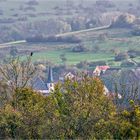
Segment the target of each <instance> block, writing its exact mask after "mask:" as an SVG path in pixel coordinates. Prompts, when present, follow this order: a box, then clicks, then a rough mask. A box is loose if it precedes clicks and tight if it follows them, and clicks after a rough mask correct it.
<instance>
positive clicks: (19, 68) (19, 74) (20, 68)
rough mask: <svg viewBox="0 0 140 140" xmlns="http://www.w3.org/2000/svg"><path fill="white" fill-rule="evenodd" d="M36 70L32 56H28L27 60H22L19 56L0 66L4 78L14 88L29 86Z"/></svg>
mask: <svg viewBox="0 0 140 140" xmlns="http://www.w3.org/2000/svg"><path fill="white" fill-rule="evenodd" d="M35 71H36V69H35V67H34V66H33V64H32V62H31V56H29V57H27V60H25V61H21V60H20V58H19V57H18V58H12V59H11V60H10V61H9V63H8V64H3V65H1V67H0V73H1V74H2V79H3V80H4V81H5V83H6V84H8V86H9V88H10V87H11V89H12V90H15V89H16V88H24V87H26V86H29V85H30V82H31V81H30V80H31V79H32V78H33V76H34V74H35Z"/></svg>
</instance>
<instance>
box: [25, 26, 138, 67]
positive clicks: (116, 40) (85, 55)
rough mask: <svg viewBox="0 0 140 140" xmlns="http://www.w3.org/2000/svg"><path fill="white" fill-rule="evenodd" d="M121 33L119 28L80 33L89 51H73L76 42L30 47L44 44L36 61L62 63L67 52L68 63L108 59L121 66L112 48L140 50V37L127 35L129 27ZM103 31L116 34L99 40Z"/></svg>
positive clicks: (35, 56)
mask: <svg viewBox="0 0 140 140" xmlns="http://www.w3.org/2000/svg"><path fill="white" fill-rule="evenodd" d="M121 31H122V32H121V33H120V32H118V29H107V30H103V31H94V32H90V33H88V34H86V36H85V35H84V34H80V35H78V37H81V39H82V40H83V41H82V44H83V45H84V46H85V47H86V48H87V49H88V51H87V52H81V53H75V52H72V51H71V50H72V48H73V47H75V46H76V44H63V43H62V44H57V43H55V44H54V43H50V44H32V45H31V44H29V45H27V46H30V48H32V47H35V48H40V47H42V46H44V48H46V50H43V51H41V50H40V51H38V52H36V53H34V56H33V60H34V61H43V60H45V61H46V60H48V61H51V62H53V63H54V64H61V63H62V60H61V59H60V55H61V54H65V57H66V58H67V61H66V63H67V64H69V65H71V64H77V63H79V62H81V61H87V62H96V61H106V63H107V64H109V65H110V66H114V67H115V66H120V62H115V61H114V57H115V53H114V52H112V50H117V51H119V52H127V51H128V50H130V49H133V50H138V51H140V47H139V46H140V37H134V36H130V35H129V36H128V37H126V34H127V33H126V31H127V32H128V33H129V32H130V31H128V30H127V29H123V30H122V29H121ZM103 33H107V34H109V33H113V34H114V35H113V36H112V35H110V36H112V37H107V38H106V39H105V40H103V41H100V40H98V36H99V35H100V34H103ZM95 46H98V47H99V50H98V51H97V52H95V51H94V47H95ZM134 60H135V61H137V62H140V57H139V56H137V57H136V58H135V59H134Z"/></svg>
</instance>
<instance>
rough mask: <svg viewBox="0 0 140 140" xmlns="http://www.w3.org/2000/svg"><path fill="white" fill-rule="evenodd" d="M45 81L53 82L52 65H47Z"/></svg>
mask: <svg viewBox="0 0 140 140" xmlns="http://www.w3.org/2000/svg"><path fill="white" fill-rule="evenodd" d="M47 83H53V74H52V67H51V66H49V71H48V80H47Z"/></svg>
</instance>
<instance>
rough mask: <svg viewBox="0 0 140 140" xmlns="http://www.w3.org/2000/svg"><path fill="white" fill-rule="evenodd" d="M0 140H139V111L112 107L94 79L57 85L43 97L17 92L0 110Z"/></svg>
mask: <svg viewBox="0 0 140 140" xmlns="http://www.w3.org/2000/svg"><path fill="white" fill-rule="evenodd" d="M2 86H4V85H1V88H2ZM3 92H4V90H3ZM7 92H8V91H7ZM9 92H10V91H9ZM7 98H8V97H7ZM2 100H3V99H1V100H0V101H1V102H2ZM0 138H1V139H9V138H14V139H46V138H47V139H139V138H140V107H139V106H138V105H136V104H135V103H134V102H133V101H132V100H131V101H130V106H129V107H128V108H125V109H124V108H118V107H116V104H114V102H113V98H112V97H110V96H106V95H105V94H104V86H103V84H102V82H101V81H100V80H99V79H98V78H94V79H93V78H88V77H81V79H74V80H67V81H65V82H64V83H58V84H57V85H56V88H55V92H54V93H51V94H50V96H47V97H44V96H42V95H41V94H40V93H37V92H35V91H33V90H32V89H28V88H17V89H16V90H15V91H14V93H13V94H12V97H11V98H8V100H6V102H3V105H2V106H1V108H0Z"/></svg>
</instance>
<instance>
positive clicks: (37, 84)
mask: <svg viewBox="0 0 140 140" xmlns="http://www.w3.org/2000/svg"><path fill="white" fill-rule="evenodd" d="M33 89H35V90H48V87H47V86H46V84H45V82H44V81H43V80H42V79H41V78H40V77H37V78H36V79H35V80H34V81H33Z"/></svg>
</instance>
